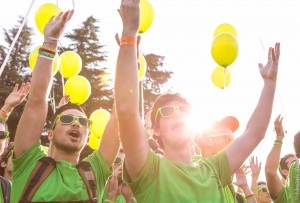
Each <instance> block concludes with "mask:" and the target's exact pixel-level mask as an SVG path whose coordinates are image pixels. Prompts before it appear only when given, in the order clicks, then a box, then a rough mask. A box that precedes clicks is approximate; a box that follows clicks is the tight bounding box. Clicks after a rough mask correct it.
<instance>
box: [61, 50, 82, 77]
mask: <svg viewBox="0 0 300 203" xmlns="http://www.w3.org/2000/svg"><path fill="white" fill-rule="evenodd" d="M81 68H82V60H81V57H80V56H79V55H78V54H77V53H76V52H75V51H65V52H64V53H62V54H61V55H60V66H59V72H60V74H61V75H62V76H63V77H64V78H70V77H73V76H75V75H78V74H79V72H80V71H81Z"/></svg>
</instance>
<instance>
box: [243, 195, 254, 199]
mask: <svg viewBox="0 0 300 203" xmlns="http://www.w3.org/2000/svg"><path fill="white" fill-rule="evenodd" d="M245 198H246V200H249V199H253V198H254V195H253V194H251V195H248V196H246V197H245Z"/></svg>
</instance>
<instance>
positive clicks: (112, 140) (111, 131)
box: [99, 106, 120, 166]
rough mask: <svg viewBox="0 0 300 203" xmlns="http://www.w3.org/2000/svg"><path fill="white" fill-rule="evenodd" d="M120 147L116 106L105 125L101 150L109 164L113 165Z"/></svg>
mask: <svg viewBox="0 0 300 203" xmlns="http://www.w3.org/2000/svg"><path fill="white" fill-rule="evenodd" d="M119 147H120V139H119V128H118V119H117V115H116V111H115V106H114V107H113V109H112V113H111V117H110V119H109V121H108V123H107V125H106V127H105V130H104V133H103V137H102V140H101V143H100V147H99V150H100V151H101V153H102V155H103V157H104V159H105V161H106V163H107V165H108V166H111V165H112V163H113V161H114V160H115V157H116V155H117V153H118V150H119Z"/></svg>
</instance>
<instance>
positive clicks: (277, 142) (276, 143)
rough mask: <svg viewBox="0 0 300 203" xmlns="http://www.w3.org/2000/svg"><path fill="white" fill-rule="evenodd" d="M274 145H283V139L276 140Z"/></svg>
mask: <svg viewBox="0 0 300 203" xmlns="http://www.w3.org/2000/svg"><path fill="white" fill-rule="evenodd" d="M274 145H280V146H281V145H282V140H275V141H274Z"/></svg>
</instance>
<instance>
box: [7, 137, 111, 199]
mask: <svg viewBox="0 0 300 203" xmlns="http://www.w3.org/2000/svg"><path fill="white" fill-rule="evenodd" d="M44 156H46V155H45V154H44V152H43V150H42V148H41V144H40V142H37V143H36V144H35V145H33V146H32V147H31V148H30V149H28V150H27V151H26V152H25V153H24V154H22V155H21V156H20V157H19V158H18V159H13V160H12V164H13V179H12V191H11V203H17V202H18V201H19V198H21V194H22V192H23V189H24V186H25V184H26V182H27V179H28V177H29V176H30V173H31V171H32V170H33V169H34V167H35V165H36V163H37V162H38V160H39V159H40V158H42V157H44ZM85 161H88V162H89V163H90V164H91V166H92V168H93V171H94V174H95V179H96V180H95V181H96V184H97V195H98V202H101V201H102V193H103V190H104V186H105V182H106V180H107V178H108V177H109V176H110V175H111V171H110V170H109V167H108V166H107V164H106V162H105V160H104V159H103V157H102V155H101V153H100V152H99V150H96V151H94V152H93V153H92V154H91V155H90V156H88V157H87V158H85ZM88 199H89V196H88V192H87V189H86V186H85V184H84V182H83V180H82V178H81V176H80V175H79V173H78V170H77V168H76V165H72V164H71V163H69V162H67V161H57V162H56V168H55V169H54V171H53V172H52V173H51V174H50V175H49V177H48V178H47V179H46V180H45V181H44V182H43V183H42V185H41V186H40V187H39V188H38V190H37V191H36V193H35V194H34V196H33V198H32V201H39V202H43V201H45V202H50V201H78V200H88Z"/></svg>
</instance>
